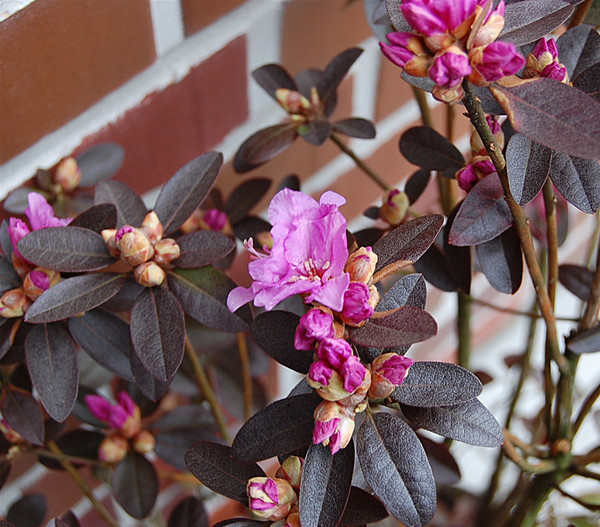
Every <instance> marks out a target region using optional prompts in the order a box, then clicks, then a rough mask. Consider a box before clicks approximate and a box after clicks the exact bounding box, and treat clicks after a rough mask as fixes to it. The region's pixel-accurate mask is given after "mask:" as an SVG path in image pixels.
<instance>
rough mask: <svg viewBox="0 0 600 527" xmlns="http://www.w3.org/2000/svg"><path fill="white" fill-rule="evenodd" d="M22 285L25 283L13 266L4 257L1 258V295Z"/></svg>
mask: <svg viewBox="0 0 600 527" xmlns="http://www.w3.org/2000/svg"><path fill="white" fill-rule="evenodd" d="M22 285H23V282H22V281H21V278H20V277H19V275H18V274H17V272H16V271H15V269H14V267H13V266H12V264H11V263H10V262H9V261H8V260H7V259H6V258H4V256H0V295H2V294H4V293H5V292H6V291H9V290H11V289H16V288H17V287H21V286H22Z"/></svg>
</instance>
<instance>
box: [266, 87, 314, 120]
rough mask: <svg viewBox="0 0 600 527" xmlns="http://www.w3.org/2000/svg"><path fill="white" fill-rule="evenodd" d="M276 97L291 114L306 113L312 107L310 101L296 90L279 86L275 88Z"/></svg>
mask: <svg viewBox="0 0 600 527" xmlns="http://www.w3.org/2000/svg"><path fill="white" fill-rule="evenodd" d="M275 98H276V99H277V102H278V103H279V105H280V106H281V107H282V108H283V109H284V110H285V111H286V112H287V113H289V114H290V115H292V114H300V115H306V114H307V113H308V112H310V110H311V108H312V105H311V103H310V101H309V100H308V99H307V98H306V97H304V95H302V94H301V93H300V92H298V91H296V90H288V89H286V88H278V89H277V90H275Z"/></svg>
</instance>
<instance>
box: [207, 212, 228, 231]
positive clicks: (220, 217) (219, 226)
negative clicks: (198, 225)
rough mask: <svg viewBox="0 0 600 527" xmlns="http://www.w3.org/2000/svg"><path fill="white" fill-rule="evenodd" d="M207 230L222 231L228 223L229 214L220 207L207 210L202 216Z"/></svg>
mask: <svg viewBox="0 0 600 527" xmlns="http://www.w3.org/2000/svg"><path fill="white" fill-rule="evenodd" d="M202 221H203V222H204V228H205V230H211V231H216V232H221V231H222V230H224V229H225V227H226V226H227V223H228V221H229V220H228V218H227V214H225V212H223V211H222V210H219V209H210V210H207V211H206V212H205V213H204V215H203V216H202Z"/></svg>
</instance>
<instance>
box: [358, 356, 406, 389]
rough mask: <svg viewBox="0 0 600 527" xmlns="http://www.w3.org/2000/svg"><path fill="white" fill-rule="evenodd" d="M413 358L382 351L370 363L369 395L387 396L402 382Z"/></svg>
mask: <svg viewBox="0 0 600 527" xmlns="http://www.w3.org/2000/svg"><path fill="white" fill-rule="evenodd" d="M413 362H414V361H413V360H412V359H409V358H408V357H404V356H403V355H398V354H397V353H384V354H383V355H380V356H379V357H377V358H376V359H375V360H374V361H373V362H372V363H371V386H370V388H369V397H373V398H374V399H381V398H382V397H388V396H389V395H390V394H391V393H392V392H393V391H394V390H395V389H396V387H397V386H399V385H400V384H402V382H403V381H404V379H405V378H406V375H407V373H408V369H409V368H410V367H411V366H412V364H413Z"/></svg>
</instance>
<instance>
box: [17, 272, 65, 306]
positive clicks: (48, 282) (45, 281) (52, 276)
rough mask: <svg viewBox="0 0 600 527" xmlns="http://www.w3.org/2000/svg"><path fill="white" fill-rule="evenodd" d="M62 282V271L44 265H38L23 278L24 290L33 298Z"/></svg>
mask: <svg viewBox="0 0 600 527" xmlns="http://www.w3.org/2000/svg"><path fill="white" fill-rule="evenodd" d="M58 282H60V273H59V272H58V271H53V270H51V269H45V268H43V267H36V268H35V269H34V270H33V271H30V272H29V273H27V276H26V277H25V280H23V290H24V291H25V294H26V295H27V296H28V297H29V298H30V299H31V300H35V299H36V298H38V297H39V296H40V295H41V294H42V293H43V292H44V291H46V290H47V289H49V288H50V287H52V286H53V285H56V284H58Z"/></svg>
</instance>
